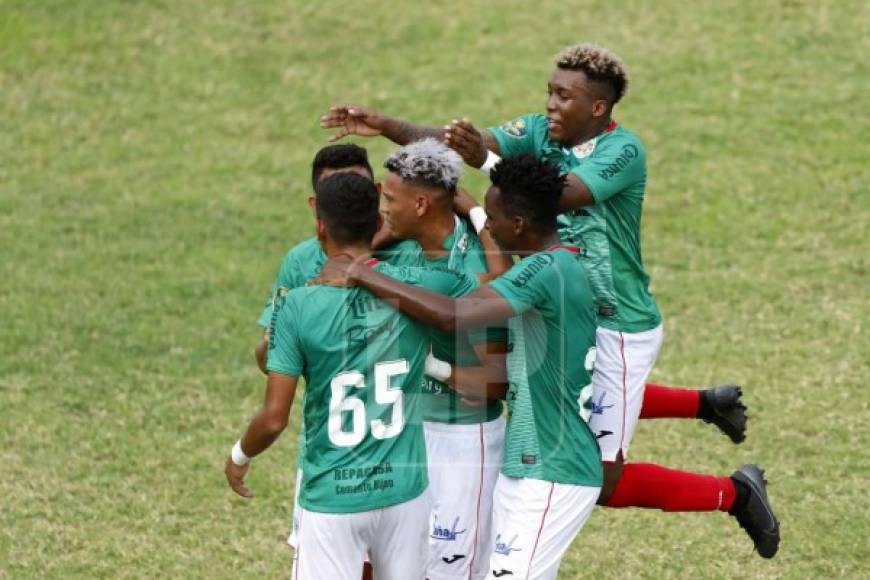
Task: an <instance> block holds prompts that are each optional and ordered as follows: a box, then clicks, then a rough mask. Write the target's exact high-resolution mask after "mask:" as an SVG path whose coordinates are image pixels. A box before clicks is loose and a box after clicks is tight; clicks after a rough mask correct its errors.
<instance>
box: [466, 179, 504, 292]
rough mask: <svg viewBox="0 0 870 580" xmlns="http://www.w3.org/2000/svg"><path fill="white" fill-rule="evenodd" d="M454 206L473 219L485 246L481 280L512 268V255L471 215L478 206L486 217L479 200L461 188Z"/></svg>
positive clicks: (491, 277)
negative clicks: (484, 265) (506, 252)
mask: <svg viewBox="0 0 870 580" xmlns="http://www.w3.org/2000/svg"><path fill="white" fill-rule="evenodd" d="M453 207H454V209H455V210H456V213H458V214H459V215H461V216H464V217H468V218H469V219H471V221H472V224H473V225H474V229H475V230H476V231H477V237H478V238H479V239H480V245H481V246H483V255H484V257H485V258H486V274H478V278H479V279H480V282H481V283H483V282H487V281H489V280H493V279H495V278H498V277H499V276H501V275H502V274H504V273H505V272H507V271H508V270H510V269H511V266H513V265H514V264H513V261H512V260H511V258H510V256H507V255H505V254H504V253H503V252H502V251H501V248H500V247H499V246H498V244H496V243H495V239H493V237H492V234H490V233H489V230H488V229H486V228H485V227H484V228H482V229H480V230H478V227H480V226H478V224H477V223H475V222H474V219H473V218H470V216H469V214H470V213H471V211H472V210H473V209H474V208H476V207H477V208H480V210H479V211H481V212H483V213H481V215H482V216H483V217H486V212H484V211H483V208H482V207H480V206H479V205H478V203H477V201H475V199H474V198H473V197H471V195H470V194H469V193H468V192H467V191H465V190H464V189H462V188H459V189H457V190H456V196H455V197H454V198H453ZM484 223H485V222H484Z"/></svg>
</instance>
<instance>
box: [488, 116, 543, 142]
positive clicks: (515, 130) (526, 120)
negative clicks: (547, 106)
mask: <svg viewBox="0 0 870 580" xmlns="http://www.w3.org/2000/svg"><path fill="white" fill-rule="evenodd" d="M546 128H547V118H546V116H544V115H543V114H542V113H527V114H525V115H520V116H519V117H514V118H513V119H511V120H510V121H506V122H504V123H502V124H501V125H498V126H497V127H494V129H498V130H499V131H501V132H502V133H504V134H506V135H508V136H510V137H515V138H517V139H522V138H524V137H526V136H527V135H529V134H534V133H537V132H540V131H542V130H546Z"/></svg>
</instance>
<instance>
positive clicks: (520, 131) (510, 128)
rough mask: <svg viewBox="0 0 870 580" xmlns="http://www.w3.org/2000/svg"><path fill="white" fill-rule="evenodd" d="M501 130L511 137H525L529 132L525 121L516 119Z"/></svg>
mask: <svg viewBox="0 0 870 580" xmlns="http://www.w3.org/2000/svg"><path fill="white" fill-rule="evenodd" d="M501 130H502V131H504V132H505V133H507V134H508V135H510V136H511V137H517V138H519V137H525V136H526V134H528V132H529V128H528V127H527V126H526V121H525V119H514V120H513V121H508V122H507V123H505V124H504V125H502V126H501Z"/></svg>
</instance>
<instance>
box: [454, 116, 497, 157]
mask: <svg viewBox="0 0 870 580" xmlns="http://www.w3.org/2000/svg"><path fill="white" fill-rule="evenodd" d="M444 142H445V143H447V146H448V147H450V148H451V149H453V150H454V151H456V152H457V153H459V155H460V156H461V157H462V159H463V160H464V161H465V162H466V163H467V164H469V165H470V166H472V167H477V168H480V166H481V165H483V163H484V162H485V161H486V153H487V151H486V145H484V143H483V135H481V134H480V131H478V130H477V128H476V127H475V126H474V125H473V124H472V123H471V121H469V120H468V119H467V118H464V117H463V118H462V119H458V120H457V119H454V120H453V121H452V122H451V123H450V124H449V125H447V126H446V127H445V128H444Z"/></svg>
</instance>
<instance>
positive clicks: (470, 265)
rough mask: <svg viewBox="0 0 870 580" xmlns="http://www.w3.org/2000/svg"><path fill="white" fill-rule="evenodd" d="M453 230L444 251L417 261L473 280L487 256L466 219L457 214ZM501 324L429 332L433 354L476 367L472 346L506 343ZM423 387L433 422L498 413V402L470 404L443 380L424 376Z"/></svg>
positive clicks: (483, 270)
mask: <svg viewBox="0 0 870 580" xmlns="http://www.w3.org/2000/svg"><path fill="white" fill-rule="evenodd" d="M455 219H456V225H455V227H454V230H453V233H452V234H450V236H448V237H447V239H446V240H445V241H444V249H445V250H447V253H446V254H445V255H443V256H440V257H438V258H430V257H428V256H427V255H426V254H425V253H422V252H421V254H420V262H419V264H420V265H421V266H422V267H424V268H429V269H436V270H437V269H447V270H453V271H456V272H460V273H462V274H465V275H467V276H468V277H469V278H471V279H473V280H475V281H476V280H478V277H477V276H478V274H485V273H486V271H487V269H486V258H485V256H484V253H483V246H482V245H481V243H480V238H478V237H477V235H476V234H475V233H474V229H473V228H470V227H469V224H468V222H467V221H465V220H463V219H460V218H459V217H456V218H455ZM506 340H507V332H506V330H505V328H504V327H501V328H499V327H492V328H487V329H475V330H474V331H470V332H469V331H459V332H457V333H456V334H449V333H445V332H439V331H432V354H434V355H435V357H436V358H438V359H440V360H443V361H446V362H449V363H450V364H454V365H458V366H478V365H480V360H479V359H478V357H477V355H476V354H475V352H474V345H476V344H480V343H483V342H487V341H491V342H506ZM424 390H425V392H427V393H428V394H430V395H431V397H430V398H429V399H428V404H427V406H426V412H425V414H424V418H425V419H426V421H433V422H436V423H454V424H461V425H472V424H475V423H481V422H484V421H492V420H494V419H497V418H498V417H500V416H501V413H502V403H501V401H489V402H488V403H487V404H486V405H484V406H481V407H472V406H470V405H468V404H467V403H465V402H463V400H462V398H461V397H459V396H457V395H456V391H454V390H453V389H451V388H450V387H449V386H447V385H446V384H445V383H442V382H441V381H439V380H437V379H434V378H432V377H430V376H428V375H426V377H425V378H424Z"/></svg>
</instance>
